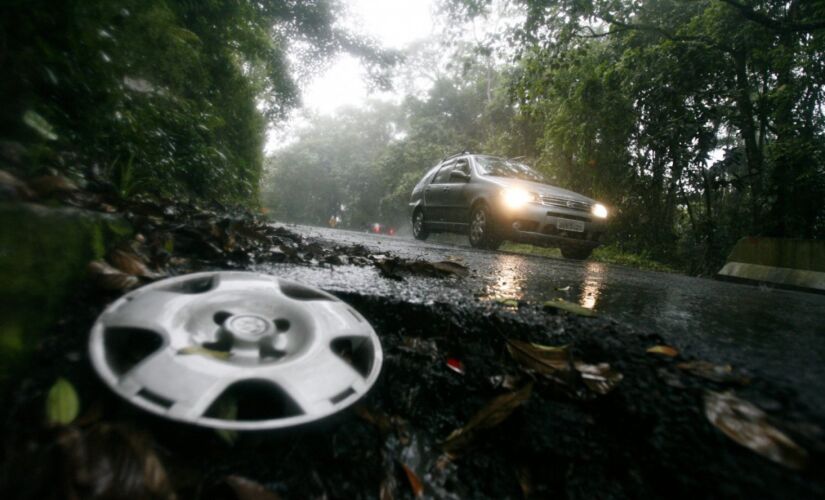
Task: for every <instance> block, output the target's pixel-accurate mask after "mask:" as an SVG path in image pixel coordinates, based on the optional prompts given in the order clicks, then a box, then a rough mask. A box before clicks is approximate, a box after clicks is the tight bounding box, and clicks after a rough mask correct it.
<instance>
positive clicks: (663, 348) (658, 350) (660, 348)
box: [646, 345, 679, 358]
mask: <svg viewBox="0 0 825 500" xmlns="http://www.w3.org/2000/svg"><path fill="white" fill-rule="evenodd" d="M646 352H647V353H648V354H658V355H660V356H667V357H668V358H675V357H676V356H678V355H679V351H678V350H676V348H674V347H670V346H669V345H655V346H653V347H649V348H648V349H647V351H646Z"/></svg>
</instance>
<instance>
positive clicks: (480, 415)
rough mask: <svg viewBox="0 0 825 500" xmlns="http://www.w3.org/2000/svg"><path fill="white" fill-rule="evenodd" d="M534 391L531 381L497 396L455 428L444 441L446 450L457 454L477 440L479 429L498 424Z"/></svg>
mask: <svg viewBox="0 0 825 500" xmlns="http://www.w3.org/2000/svg"><path fill="white" fill-rule="evenodd" d="M532 392H533V384H532V383H529V384H527V385H525V386H524V387H522V388H521V389H519V390H518V391H516V392H510V393H507V394H502V395H501V396H497V397H495V398H494V399H493V400H491V401H490V402H489V403H487V405H485V406H484V407H483V408H482V409H481V410H479V411H478V412H477V413H476V414H475V415H473V417H472V418H471V419H470V421H469V422H467V424H466V425H465V426H464V427H461V428H460V429H456V430H454V431H453V432H452V433H451V434H450V435H449V436H447V439H446V440H445V441H444V451H446V452H447V453H449V454H451V455H453V456H455V455H457V454H458V453H460V452H461V450H462V449H464V448H466V447H467V445H469V444H471V443H472V442H473V440H475V438H476V436H477V435H478V433H479V431H482V430H485V429H490V428H492V427H495V426H497V425H498V424H500V423H501V422H503V421H504V420H506V419H507V417H509V416H510V415H511V414H512V413H513V412H514V411H515V410H516V408H518V407H519V406H521V405H522V404H524V403H525V402H526V401H527V400H528V399H530V395H531V394H532Z"/></svg>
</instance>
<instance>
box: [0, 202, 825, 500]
mask: <svg viewBox="0 0 825 500" xmlns="http://www.w3.org/2000/svg"><path fill="white" fill-rule="evenodd" d="M20 189H21V190H23V188H20ZM60 192H61V193H63V192H64V191H60ZM68 192H70V193H71V192H73V191H72V190H68ZM27 196H28V195H27ZM31 196H34V195H31ZM72 196H76V198H71V199H72V200H74V201H73V202H72V203H73V204H82V205H83V206H84V207H86V208H95V209H98V210H104V211H108V208H107V207H112V209H111V211H118V212H120V213H123V214H125V215H126V217H127V218H128V219H129V220H130V222H131V223H132V224H133V226H134V227H135V230H136V233H135V236H134V237H132V238H131V239H129V240H127V241H124V242H122V243H121V244H120V245H119V246H118V247H116V248H114V249H113V250H112V251H111V252H109V254H108V255H107V258H106V260H105V261H97V262H93V263H90V264H89V279H88V282H87V283H86V284H85V285H84V286H82V287H80V288H79V289H78V291H77V293H76V295H75V298H74V301H75V303H74V304H73V307H72V309H71V311H72V312H71V314H69V315H67V316H66V317H65V319H64V320H63V321H62V322H61V323H60V324H59V325H58V326H57V327H56V328H55V329H54V331H53V332H49V334H48V335H47V336H46V337H45V339H44V340H43V342H42V345H41V349H40V350H39V352H38V354H37V358H36V359H35V360H34V362H32V363H31V366H30V367H29V368H28V369H27V371H25V372H24V373H22V374H21V375H20V377H19V380H18V381H17V383H15V384H13V385H14V386H13V387H10V388H8V389H7V394H4V401H6V402H7V404H5V405H4V406H3V408H2V416H3V419H4V424H5V425H4V427H3V430H2V433H3V440H2V442H3V457H2V460H3V463H2V476H0V494H2V496H3V498H37V499H40V498H100V499H102V498H107V499H114V498H159V499H160V498H162V499H173V498H180V499H183V498H196V499H201V498H202V499H211V498H229V499H278V498H380V499H381V500H386V499H396V498H397V499H404V498H456V499H458V498H551V497H552V498H657V497H662V498H665V497H667V498H671V497H685V498H687V497H690V498H695V497H743V498H744V497H753V498H769V497H774V498H780V497H782V498H814V497H823V496H825V479H823V477H822V474H821V471H822V469H823V465H824V464H825V462H823V457H825V437H823V431H822V428H821V427H820V425H818V424H820V423H818V422H817V421H816V417H815V416H812V415H811V414H810V413H809V412H808V410H807V408H806V407H805V406H804V405H803V404H801V403H800V402H799V401H798V399H797V398H796V395H795V394H794V393H793V392H792V391H790V390H788V389H782V388H777V387H775V386H774V385H772V384H771V383H770V382H769V381H765V380H761V379H759V378H756V377H750V376H748V374H744V373H740V372H739V371H738V370H737V369H736V368H735V367H732V366H730V365H715V364H712V363H709V362H706V361H702V360H695V359H691V358H690V357H689V356H686V355H685V354H683V353H681V352H679V350H677V349H676V348H674V347H672V346H667V345H664V344H663V342H662V338H661V337H659V336H658V335H655V334H651V333H645V332H639V331H635V330H633V329H630V328H628V327H625V326H623V325H620V324H617V323H615V322H611V321H609V320H607V319H603V318H589V317H582V316H580V315H579V314H578V313H577V312H576V311H575V310H569V308H567V307H566V304H562V306H559V305H558V304H549V305H548V304H545V305H544V306H543V307H539V306H536V307H534V306H529V305H525V306H523V307H522V306H521V305H520V306H519V307H518V308H517V310H514V309H513V308H508V307H506V306H505V305H502V304H496V303H483V304H465V305H447V304H435V305H422V304H410V303H405V302H401V301H392V300H388V299H386V298H378V297H371V296H368V295H358V294H341V298H342V299H344V300H346V301H347V302H349V303H350V304H351V305H353V306H354V307H355V308H356V309H358V310H359V311H360V312H361V313H362V314H363V315H364V316H365V317H366V318H367V319H368V320H369V321H370V322H371V323H372V325H373V326H374V327H375V329H376V332H377V333H378V335H379V336H380V338H381V342H382V345H383V348H384V366H383V369H382V373H381V376H380V378H379V380H378V382H377V384H376V386H375V387H374V388H373V389H372V390H371V392H370V393H369V394H368V396H367V397H366V398H365V399H363V400H362V401H361V402H359V403H358V404H357V405H356V406H354V407H352V408H350V409H349V410H347V411H345V412H343V413H341V414H339V415H337V416H335V417H333V418H331V419H328V420H326V421H322V422H320V423H316V424H314V425H311V426H308V427H305V428H301V429H298V430H292V431H281V432H258V433H233V432H220V433H219V432H215V431H212V430H209V429H202V428H196V427H192V426H187V425H182V424H178V423H174V422H171V421H166V420H164V419H162V418H159V417H156V416H153V415H149V414H146V413H144V412H141V411H140V410H138V409H136V408H133V407H131V406H130V405H129V404H127V403H125V402H123V401H121V400H120V399H119V398H117V397H116V396H114V395H113V394H112V393H111V391H109V390H108V389H107V388H105V387H104V386H103V384H102V383H101V382H100V381H99V380H98V378H97V376H96V375H95V374H94V373H93V371H92V369H91V367H90V363H89V361H88V359H87V356H86V340H87V334H88V329H89V325H91V324H92V322H93V321H94V318H95V317H96V316H97V314H99V313H100V311H101V310H102V309H103V307H105V305H106V304H107V303H108V302H110V301H111V300H113V299H114V298H116V297H117V296H119V295H120V294H121V293H122V292H123V291H125V290H128V289H130V288H133V287H135V286H138V285H140V284H142V283H145V282H149V281H152V280H155V279H159V278H161V277H164V276H166V275H171V274H180V273H183V272H191V271H198V270H203V269H214V268H234V269H244V268H246V267H248V266H251V265H254V264H256V263H259V262H265V261H275V262H287V263H296V264H302V265H330V266H335V265H343V264H353V265H363V266H375V267H377V268H378V270H379V272H381V273H382V275H384V276H385V277H387V278H388V279H404V277H405V276H407V275H410V274H418V275H426V276H443V277H455V278H456V279H461V277H462V276H464V275H466V273H467V269H466V268H464V267H463V266H461V265H460V264H456V263H453V262H442V263H423V262H422V261H406V260H404V259H400V258H398V257H394V256H392V255H374V254H371V253H370V251H369V250H368V249H366V248H364V247H358V246H351V247H337V248H329V247H325V246H323V245H321V244H319V243H317V242H311V241H307V240H305V239H303V238H302V237H301V236H299V235H296V234H294V233H292V232H290V231H288V230H286V229H283V228H276V227H273V226H269V225H266V224H264V223H263V222H262V221H261V220H259V219H258V218H256V217H255V216H252V215H251V214H248V213H245V212H242V211H237V212H233V211H230V210H226V209H224V208H223V207H212V208H209V209H205V208H203V207H196V206H194V205H188V204H181V203H177V204H171V203H168V204H165V205H164V204H162V203H161V204H157V203H151V202H149V201H148V200H143V201H140V200H138V201H133V202H130V203H128V204H127V203H123V202H120V204H118V202H117V201H116V200H108V199H106V198H105V197H103V196H101V195H97V196H93V195H90V194H88V193H83V195H82V196H79V195H78V193H75V194H74V195H72ZM78 199H79V200H81V201H77V200H78ZM188 354H190V355H202V353H197V352H193V353H188Z"/></svg>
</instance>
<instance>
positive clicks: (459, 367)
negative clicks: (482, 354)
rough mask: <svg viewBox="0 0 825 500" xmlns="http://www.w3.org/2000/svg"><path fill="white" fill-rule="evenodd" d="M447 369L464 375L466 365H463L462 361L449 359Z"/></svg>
mask: <svg viewBox="0 0 825 500" xmlns="http://www.w3.org/2000/svg"><path fill="white" fill-rule="evenodd" d="M447 368H449V369H450V370H452V371H454V372H456V373H458V374H459V375H464V363H462V362H461V360H460V359H457V358H447Z"/></svg>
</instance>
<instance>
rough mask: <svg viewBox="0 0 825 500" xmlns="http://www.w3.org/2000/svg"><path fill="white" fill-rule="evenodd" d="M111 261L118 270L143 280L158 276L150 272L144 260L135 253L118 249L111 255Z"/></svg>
mask: <svg viewBox="0 0 825 500" xmlns="http://www.w3.org/2000/svg"><path fill="white" fill-rule="evenodd" d="M109 260H110V261H111V262H112V264H113V265H114V266H115V267H116V268H118V269H120V270H121V271H123V272H124V273H126V274H131V275H134V276H140V277H143V278H155V277H157V276H158V274H157V273H154V272H152V271H150V270H149V268H148V267H147V266H146V263H145V262H144V261H143V258H141V257H140V256H139V255H137V254H135V253H133V252H129V251H126V250H120V249H116V250H114V251H112V253H111V254H110V255H109Z"/></svg>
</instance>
